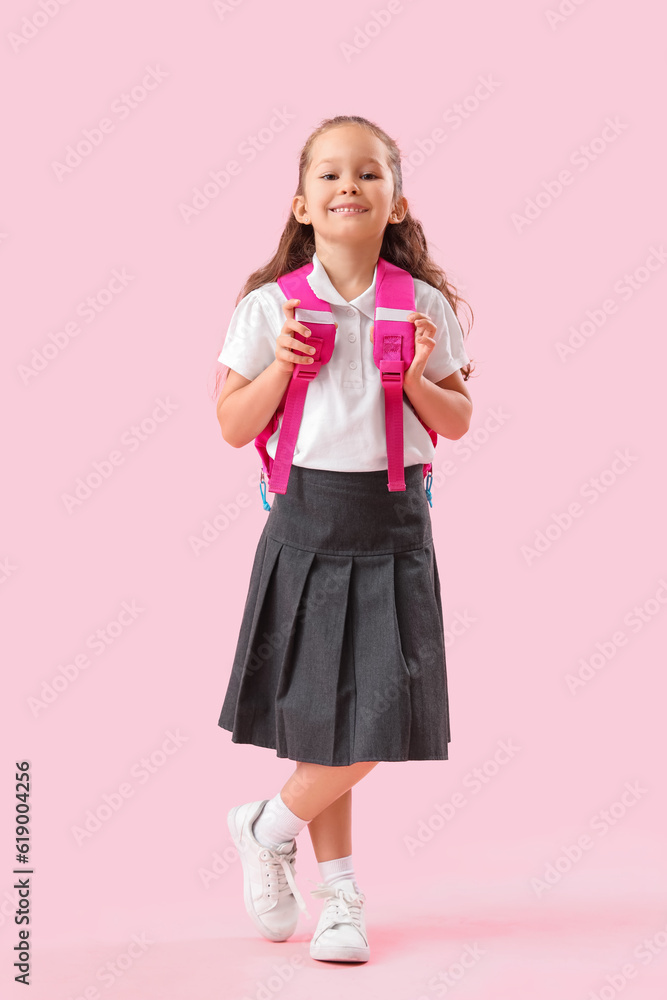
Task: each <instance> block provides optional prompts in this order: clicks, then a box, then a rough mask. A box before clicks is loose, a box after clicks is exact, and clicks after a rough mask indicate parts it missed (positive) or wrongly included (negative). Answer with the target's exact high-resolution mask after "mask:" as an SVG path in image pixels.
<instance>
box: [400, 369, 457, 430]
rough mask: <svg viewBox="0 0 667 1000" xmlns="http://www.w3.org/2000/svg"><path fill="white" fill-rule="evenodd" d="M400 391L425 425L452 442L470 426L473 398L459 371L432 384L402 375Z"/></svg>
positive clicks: (417, 377)
mask: <svg viewBox="0 0 667 1000" xmlns="http://www.w3.org/2000/svg"><path fill="white" fill-rule="evenodd" d="M403 390H404V392H405V395H406V396H407V397H408V399H409V400H410V402H411V403H412V405H413V406H414V408H415V410H416V411H417V413H418V414H419V416H420V417H421V418H422V420H423V421H424V423H425V424H426V425H427V426H428V427H430V428H431V429H432V430H434V431H436V433H438V434H440V435H441V436H442V437H446V438H450V439H451V440H453V441H455V440H456V439H457V438H460V437H463V435H464V434H466V433H467V431H468V428H469V427H470V418H471V416H472V399H471V398H470V393H469V392H468V389H467V387H466V384H465V382H464V381H463V376H462V375H461V372H460V370H457V371H455V372H453V373H452V374H451V375H448V376H447V378H443V379H441V380H440V382H431V381H430V380H429V379H427V378H426V376H425V375H423V374H418V373H417V374H411V373H410V370H409V369H408V371H407V372H406V373H405V377H404V379H403Z"/></svg>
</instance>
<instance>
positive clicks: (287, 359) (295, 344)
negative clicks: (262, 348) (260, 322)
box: [276, 299, 338, 374]
mask: <svg viewBox="0 0 667 1000" xmlns="http://www.w3.org/2000/svg"><path fill="white" fill-rule="evenodd" d="M300 301H301V299H288V300H287V302H284V303H283V312H284V313H285V322H284V324H283V328H282V330H281V331H280V333H279V334H278V337H277V338H276V364H277V365H278V368H279V369H280V371H281V372H286V373H289V374H291V372H293V371H294V365H295V364H306V365H311V364H312V363H313V361H312V358H309V357H304V354H314V353H315V348H314V347H311V346H310V344H304V343H303V341H302V340H297V338H296V337H293V336H292V333H293V331H295V332H296V333H301V334H303V336H304V337H310V330H309V329H308V327H307V326H304V325H303V323H299V322H298V320H296V319H294V310H295V309H296V307H297V306H298V304H299V302H300ZM334 326H338V323H334ZM295 349H296V350H299V351H303V354H295V353H294V352H295Z"/></svg>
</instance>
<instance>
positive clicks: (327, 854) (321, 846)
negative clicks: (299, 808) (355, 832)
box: [308, 788, 352, 861]
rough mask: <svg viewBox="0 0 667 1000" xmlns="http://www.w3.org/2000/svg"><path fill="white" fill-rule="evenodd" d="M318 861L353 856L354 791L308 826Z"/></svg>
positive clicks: (347, 793) (332, 805)
mask: <svg viewBox="0 0 667 1000" xmlns="http://www.w3.org/2000/svg"><path fill="white" fill-rule="evenodd" d="M308 832H309V833H310V839H311V841H312V843H313V850H314V851H315V857H316V858H317V860H318V861H333V860H334V858H347V857H349V856H350V855H351V854H352V789H351V788H348V790H347V791H346V792H343V794H342V795H339V796H338V798H337V799H336V800H335V802H332V803H331V805H329V806H327V807H326V809H323V810H322V812H321V813H318V815H317V816H316V817H315V819H313V820H311V821H310V823H309V824H308Z"/></svg>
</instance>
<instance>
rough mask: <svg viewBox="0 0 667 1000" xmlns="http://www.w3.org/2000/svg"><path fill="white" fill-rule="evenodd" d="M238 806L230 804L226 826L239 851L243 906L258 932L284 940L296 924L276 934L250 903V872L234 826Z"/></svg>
mask: <svg viewBox="0 0 667 1000" xmlns="http://www.w3.org/2000/svg"><path fill="white" fill-rule="evenodd" d="M239 808H240V807H239V806H232V808H231V809H230V810H229V812H228V813H227V826H228V827H229V832H230V834H231V837H232V840H233V841H234V843H235V845H236V849H237V851H238V852H239V858H240V860H241V867H242V868H243V901H244V903H245V908H246V910H247V913H248V916H249V917H250V919H251V920H252V922H253V924H254V925H255V927H256V928H257V930H258V931H259V933H260V934H262V935H263V936H264V937H265V938H268V940H269V941H286V940H287V938H289V937H291V936H292V934H293V933H294V931H295V930H296V926H295V927H294V928H293V929H292V930H291V931H289V932H288V933H287V934H284V935H283V934H277V933H275V932H274V931H271V930H269V928H268V927H267V926H266V924H264V923H262V920H261V918H260V916H259V915H258V914H257V913H255V908H254V906H253V905H252V888H251V885H250V872H249V871H248V866H247V865H246V863H245V854H244V852H243V851H242V850H241V847H240V838H239V835H238V832H237V826H236V814H237V812H238V810H239Z"/></svg>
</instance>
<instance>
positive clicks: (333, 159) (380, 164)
mask: <svg viewBox="0 0 667 1000" xmlns="http://www.w3.org/2000/svg"><path fill="white" fill-rule="evenodd" d="M336 162H337V160H336V157H335V156H334V157H332V158H330V159H328V160H320V162H319V163H316V164H315V166H314V168H313V169H314V170H317V168H318V167H321V166H322V164H323V163H336ZM362 162H363V163H375V164H376V165H377V166H378V167H383V166H384V164H383V163H380V161H379V160H376V159H374V158H373V157H372V156H369V158H368V159H367V160H363V161H362Z"/></svg>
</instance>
